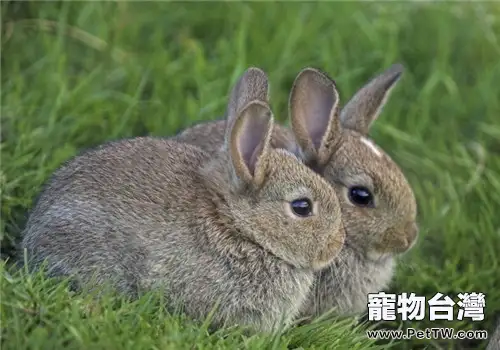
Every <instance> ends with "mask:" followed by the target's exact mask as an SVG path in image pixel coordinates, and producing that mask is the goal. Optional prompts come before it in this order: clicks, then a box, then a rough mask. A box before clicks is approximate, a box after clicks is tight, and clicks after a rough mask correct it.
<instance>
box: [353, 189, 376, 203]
mask: <svg viewBox="0 0 500 350" xmlns="http://www.w3.org/2000/svg"><path fill="white" fill-rule="evenodd" d="M349 200H350V201H351V202H352V203H353V204H356V205H359V206H361V207H369V206H372V205H373V195H372V194H371V192H370V191H369V190H368V189H367V188H366V187H361V186H354V187H351V188H350V189H349Z"/></svg>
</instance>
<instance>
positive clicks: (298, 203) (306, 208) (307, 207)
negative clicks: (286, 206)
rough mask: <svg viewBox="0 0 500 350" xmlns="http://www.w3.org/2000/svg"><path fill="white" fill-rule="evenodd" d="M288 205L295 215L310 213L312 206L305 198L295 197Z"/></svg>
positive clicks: (308, 214)
mask: <svg viewBox="0 0 500 350" xmlns="http://www.w3.org/2000/svg"><path fill="white" fill-rule="evenodd" d="M290 206H291V207H292V211H293V213H294V214H295V215H297V216H301V217H306V216H310V215H311V214H312V210H313V206H312V203H311V201H310V200H309V199H307V198H300V199H296V200H294V201H293V202H291V203H290Z"/></svg>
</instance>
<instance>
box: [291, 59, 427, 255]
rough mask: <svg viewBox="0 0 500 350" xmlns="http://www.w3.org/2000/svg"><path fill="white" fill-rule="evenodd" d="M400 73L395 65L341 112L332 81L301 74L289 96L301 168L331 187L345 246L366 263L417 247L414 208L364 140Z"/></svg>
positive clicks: (399, 179)
mask: <svg viewBox="0 0 500 350" xmlns="http://www.w3.org/2000/svg"><path fill="white" fill-rule="evenodd" d="M402 71H403V67H402V66H401V65H399V64H396V65H393V66H392V67H390V68H389V69H388V70H387V71H385V72H384V73H382V74H380V75H379V76H377V77H376V78H374V79H373V80H371V81H370V82H369V83H368V84H367V85H365V86H364V87H363V88H362V89H361V90H359V91H358V92H357V93H356V94H355V96H354V97H353V98H352V99H351V100H350V101H349V102H348V103H347V105H346V106H344V108H342V110H340V108H339V103H338V101H339V94H338V92H337V88H336V86H335V82H334V81H333V80H332V79H330V78H329V77H328V76H327V75H326V74H325V73H323V72H320V71H319V70H316V69H313V68H306V69H304V70H302V71H301V72H300V73H299V74H298V76H297V78H296V80H295V82H294V85H293V88H292V90H291V93H290V102H289V108H290V110H289V113H290V118H291V126H292V130H293V132H294V134H295V138H296V140H297V142H298V144H299V145H300V147H301V149H302V151H303V156H304V157H305V162H306V163H307V164H308V165H309V166H310V167H311V168H312V169H314V170H315V171H316V172H317V173H319V174H320V175H321V176H323V177H324V178H325V179H326V180H327V181H329V182H330V183H331V184H332V185H333V186H334V187H335V188H336V191H337V194H338V197H339V200H340V202H341V207H342V220H343V223H344V227H345V230H346V241H345V246H346V247H349V249H351V250H354V251H356V252H357V253H359V254H360V255H362V256H364V257H366V258H367V259H369V260H380V259H384V258H387V257H391V256H394V255H397V254H401V253H404V252H406V251H407V250H408V249H410V248H411V247H412V246H413V244H414V243H415V241H416V238H417V234H418V228H417V225H416V214H417V207H416V201H415V197H414V194H413V191H412V189H411V187H410V185H409V183H408V181H407V179H406V178H405V176H404V174H403V173H402V171H401V170H400V168H399V167H398V166H397V164H396V163H395V162H394V161H392V160H391V158H390V157H389V155H388V154H387V153H385V152H384V151H383V150H382V149H380V148H379V147H377V146H376V145H375V144H374V142H373V141H371V140H370V139H369V138H368V132H369V130H370V126H371V125H372V123H373V122H374V121H375V119H376V118H377V117H378V115H379V114H380V112H381V108H382V106H383V105H384V103H385V101H386V99H387V97H388V95H389V93H390V91H391V90H392V88H393V87H394V86H395V84H396V83H397V81H398V80H399V78H400V76H401V74H402Z"/></svg>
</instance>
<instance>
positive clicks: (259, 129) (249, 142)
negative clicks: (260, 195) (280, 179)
mask: <svg viewBox="0 0 500 350" xmlns="http://www.w3.org/2000/svg"><path fill="white" fill-rule="evenodd" d="M272 132H273V116H272V112H271V109H270V108H269V106H268V105H267V104H266V103H264V102H262V101H257V100H256V101H252V102H250V103H249V104H247V105H246V106H245V107H243V109H242V111H241V112H240V113H239V114H238V116H237V117H236V119H235V120H234V123H233V126H232V127H231V129H230V130H229V138H228V142H227V143H226V147H227V151H228V152H229V155H230V159H231V163H232V164H231V165H232V168H233V170H234V171H233V173H234V175H236V177H237V179H238V180H239V181H242V182H244V183H245V184H247V185H253V186H254V187H257V188H258V187H260V186H261V185H262V183H263V182H264V178H265V173H266V168H267V164H268V162H269V160H268V159H269V149H270V142H271V134H272Z"/></svg>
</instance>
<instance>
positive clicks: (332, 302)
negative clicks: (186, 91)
mask: <svg viewBox="0 0 500 350" xmlns="http://www.w3.org/2000/svg"><path fill="white" fill-rule="evenodd" d="M251 69H253V70H256V71H260V70H259V69H258V68H251ZM260 72H261V75H262V78H261V79H260V80H259V81H260V82H261V84H260V86H253V87H252V91H253V94H254V96H257V95H258V96H262V97H263V96H266V98H267V94H268V82H267V79H266V76H265V74H264V72H262V71H260ZM402 72H403V67H402V66H401V65H399V64H395V65H393V66H391V67H390V68H389V69H387V70H386V71H385V72H383V73H382V74H380V75H379V76H377V77H375V78H374V79H372V80H371V81H370V82H368V83H367V84H366V85H365V86H364V87H363V88H361V89H360V90H359V91H358V92H357V93H356V94H355V95H354V96H353V98H352V99H351V100H350V101H349V102H348V103H347V104H346V105H345V107H344V108H343V109H342V110H340V109H339V95H338V92H337V88H336V86H335V83H334V81H333V80H332V79H330V78H329V77H328V76H327V75H326V74H325V73H322V72H320V71H318V70H316V69H313V68H306V69H304V70H302V71H301V72H300V73H299V74H298V76H297V78H296V79H295V82H294V85H293V87H292V90H291V93H290V101H289V114H290V118H291V130H290V129H288V128H285V127H281V126H277V127H276V128H275V131H274V133H273V146H274V147H282V148H286V149H288V150H290V151H291V152H293V153H294V154H296V155H297V156H299V157H301V158H302V159H304V162H305V163H306V164H307V165H308V166H309V167H311V168H312V169H314V170H315V171H316V172H317V173H318V174H320V175H321V176H323V177H324V178H325V179H326V180H328V181H329V182H330V183H331V184H332V185H333V186H334V188H335V189H336V192H337V196H338V197H339V199H340V202H341V207H342V220H343V223H344V227H345V230H346V242H345V246H344V249H343V250H342V251H341V253H340V255H339V257H338V258H337V259H336V261H335V262H334V263H333V264H332V265H331V266H330V267H328V268H326V269H324V270H322V271H321V272H319V273H317V274H316V280H315V285H314V291H313V292H312V293H311V295H310V297H309V298H308V300H307V301H306V303H305V305H304V307H303V315H304V316H312V315H317V314H321V313H323V312H325V311H327V310H329V309H331V308H336V309H337V312H339V313H341V314H351V313H358V312H362V311H365V310H366V307H367V294H368V293H376V292H378V291H381V290H383V289H384V288H386V287H387V286H388V284H389V282H390V280H391V278H392V275H393V268H394V258H395V256H397V255H398V254H401V253H404V252H406V251H407V250H409V249H410V248H411V247H412V246H413V245H414V243H415V241H416V238H417V234H418V228H417V225H416V221H415V220H416V202H415V197H414V194H413V191H412V189H411V187H410V185H409V183H408V181H407V180H406V178H405V176H404V175H403V173H402V172H401V170H400V168H399V167H398V166H397V164H396V163H395V162H394V161H392V160H391V158H390V157H389V156H388V155H387V154H386V153H385V152H384V151H383V150H382V149H380V148H379V147H377V146H376V145H375V144H374V143H373V141H371V140H370V139H369V138H368V131H369V129H370V126H371V125H372V123H373V122H374V121H375V119H376V118H377V117H378V116H379V114H380V112H381V110H382V107H383V106H384V104H385V102H386V100H387V98H388V96H389V94H390V92H391V90H392V88H393V87H394V86H395V84H396V83H397V82H398V80H399V78H400V76H401V74H402ZM224 125H225V122H224V121H213V122H208V123H205V124H199V125H197V126H195V127H193V128H190V129H187V130H185V131H184V132H183V133H181V134H179V135H177V136H176V137H175V139H176V140H178V141H183V142H187V143H191V144H195V145H198V146H200V147H202V148H203V149H204V150H206V151H207V152H210V153H211V154H214V152H216V150H217V148H218V145H220V144H222V143H223V130H224Z"/></svg>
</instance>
